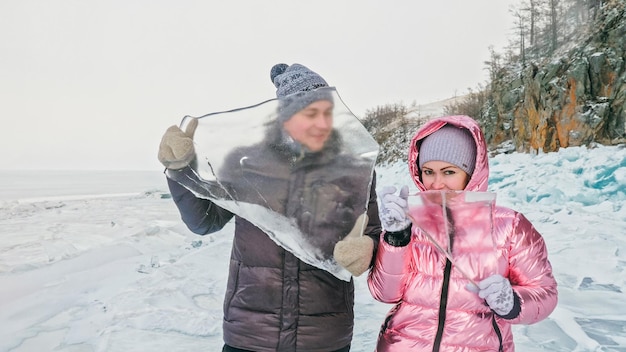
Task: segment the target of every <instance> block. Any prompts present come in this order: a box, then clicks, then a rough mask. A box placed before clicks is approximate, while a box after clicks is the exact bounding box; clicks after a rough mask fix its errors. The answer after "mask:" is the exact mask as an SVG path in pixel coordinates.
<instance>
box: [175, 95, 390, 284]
mask: <svg viewBox="0 0 626 352" xmlns="http://www.w3.org/2000/svg"><path fill="white" fill-rule="evenodd" d="M319 90H327V91H326V92H324V94H330V95H332V98H333V101H334V108H333V127H334V131H333V134H332V136H331V138H330V140H329V141H328V142H326V145H325V147H324V150H322V152H319V153H305V152H303V151H302V150H299V149H297V148H294V146H296V147H297V144H296V145H294V144H291V143H289V139H288V138H287V139H285V135H284V131H283V129H282V122H281V121H280V120H279V119H278V114H277V111H278V110H277V109H278V108H279V104H280V102H279V100H276V99H274V100H268V101H265V102H263V103H260V104H258V105H254V106H251V107H248V108H242V109H236V110H232V111H226V112H221V113H213V114H207V115H204V116H200V117H191V116H186V117H185V118H184V119H183V121H182V123H181V128H182V129H183V130H185V128H186V127H187V125H188V124H189V123H190V122H191V121H192V120H196V121H197V123H198V126H197V128H196V130H195V134H194V138H193V140H194V147H195V150H196V159H195V160H194V162H193V163H192V165H191V166H190V167H189V168H186V169H183V170H181V171H175V170H167V171H166V175H167V176H168V177H169V178H171V179H173V180H175V181H177V182H179V183H180V184H181V185H183V186H184V187H186V188H187V189H189V190H190V191H192V192H193V193H194V194H195V195H196V196H197V197H201V198H205V199H210V200H211V201H213V202H214V203H215V204H217V205H219V206H220V207H222V208H224V209H227V210H229V211H231V212H232V213H235V214H237V215H239V216H240V217H243V218H245V219H246V220H248V221H250V222H251V223H253V224H254V225H256V226H257V227H259V228H260V229H262V230H263V231H264V232H265V233H267V235H268V236H270V238H272V240H274V241H275V242H276V243H277V244H278V245H280V246H282V247H283V248H285V249H286V250H288V251H290V252H291V253H293V254H294V255H295V256H296V257H298V258H299V259H301V260H302V261H304V262H306V263H308V264H310V265H313V266H316V267H318V268H321V269H324V270H327V271H329V272H331V273H332V274H334V275H335V276H337V277H338V278H340V279H343V280H346V281H348V280H350V277H351V276H350V273H349V272H348V271H347V270H345V269H344V268H343V267H341V266H340V265H338V264H337V263H336V261H335V260H334V258H333V248H334V245H335V244H336V243H337V242H338V241H339V240H341V239H342V238H344V237H345V236H346V235H347V234H348V232H349V231H350V230H351V229H352V227H353V226H355V222H356V221H357V218H358V216H359V215H361V214H363V213H364V212H366V211H367V204H368V200H369V196H370V186H371V183H372V174H373V170H374V165H375V162H376V157H377V156H378V149H379V147H378V144H377V143H376V141H375V140H374V139H373V138H372V137H371V135H370V134H369V133H368V131H367V130H366V129H365V128H364V127H363V125H362V124H361V122H360V121H359V120H358V119H357V118H356V117H355V116H354V115H353V114H352V113H351V112H350V110H349V109H348V108H347V107H346V106H345V104H344V103H343V102H342V101H341V98H340V97H339V95H338V94H337V92H336V90H335V89H334V88H320V89H319ZM319 90H318V91H319ZM356 225H358V226H361V227H362V228H364V227H365V225H366V224H365V223H363V224H356Z"/></svg>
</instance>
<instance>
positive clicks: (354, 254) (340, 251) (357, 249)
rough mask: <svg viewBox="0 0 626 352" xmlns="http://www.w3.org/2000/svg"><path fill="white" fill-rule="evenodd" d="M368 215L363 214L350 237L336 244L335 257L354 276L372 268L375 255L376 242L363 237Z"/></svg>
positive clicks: (349, 234)
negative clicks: (371, 264)
mask: <svg viewBox="0 0 626 352" xmlns="http://www.w3.org/2000/svg"><path fill="white" fill-rule="evenodd" d="M367 221H368V217H367V214H365V213H363V214H361V215H360V216H359V217H358V218H357V220H356V222H355V223H354V227H353V228H352V230H351V231H350V233H348V235H347V236H346V237H345V238H344V239H343V240H341V241H339V242H337V244H335V249H334V251H333V255H334V257H335V260H336V261H337V263H339V265H341V266H343V267H344V268H346V270H348V271H349V272H350V273H351V274H352V275H353V276H360V275H361V274H363V273H364V272H365V271H366V270H367V269H368V268H369V266H370V263H371V262H372V256H373V255H374V240H372V238H370V237H369V236H363V230H364V228H365V227H364V224H367Z"/></svg>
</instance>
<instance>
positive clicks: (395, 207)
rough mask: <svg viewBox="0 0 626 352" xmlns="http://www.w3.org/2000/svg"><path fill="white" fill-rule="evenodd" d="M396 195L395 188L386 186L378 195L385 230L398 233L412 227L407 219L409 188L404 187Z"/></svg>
mask: <svg viewBox="0 0 626 352" xmlns="http://www.w3.org/2000/svg"><path fill="white" fill-rule="evenodd" d="M395 193H396V188H395V187H394V186H386V187H383V189H382V190H381V191H380V192H379V193H378V197H379V198H380V220H381V221H382V223H383V228H384V229H385V230H386V231H388V232H397V231H402V230H404V229H406V228H407V227H408V226H409V225H411V220H410V219H409V218H408V217H407V213H408V211H409V202H408V198H409V187H408V186H406V185H405V186H402V188H401V189H400V193H399V194H398V195H396V194H395Z"/></svg>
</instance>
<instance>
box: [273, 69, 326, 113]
mask: <svg viewBox="0 0 626 352" xmlns="http://www.w3.org/2000/svg"><path fill="white" fill-rule="evenodd" d="M270 78H271V80H272V83H274V86H276V97H277V98H278V99H279V106H278V119H279V120H280V121H282V122H284V121H287V120H289V119H290V118H291V116H293V115H294V114H295V113H297V112H298V111H300V110H302V109H304V108H305V107H307V106H308V105H309V104H311V103H313V102H316V101H318V100H328V101H330V102H333V96H332V92H331V91H330V90H326V89H321V90H318V88H324V87H328V83H326V81H325V80H324V78H322V76H320V75H318V74H317V73H315V72H313V71H311V70H309V69H308V68H306V67H305V66H303V65H300V64H293V65H291V66H289V65H287V64H276V65H274V66H273V67H272V70H271V71H270Z"/></svg>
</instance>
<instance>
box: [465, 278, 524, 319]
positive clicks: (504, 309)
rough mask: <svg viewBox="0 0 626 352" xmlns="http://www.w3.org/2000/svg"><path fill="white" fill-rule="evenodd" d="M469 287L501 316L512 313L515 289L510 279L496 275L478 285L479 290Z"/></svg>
mask: <svg viewBox="0 0 626 352" xmlns="http://www.w3.org/2000/svg"><path fill="white" fill-rule="evenodd" d="M470 285H471V286H472V288H470V287H469V286H468V289H469V290H470V291H473V292H475V293H478V297H480V298H482V299H484V300H485V301H486V302H487V304H488V305H489V308H491V309H492V310H493V311H494V312H496V313H497V314H498V315H500V316H505V315H507V314H509V313H511V310H512V309H513V304H514V302H513V288H512V287H511V282H509V279H507V278H505V277H502V275H499V274H495V275H491V276H489V277H488V278H486V279H484V280H482V281H481V282H479V283H478V289H476V288H475V287H473V286H474V285H472V284H470Z"/></svg>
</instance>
